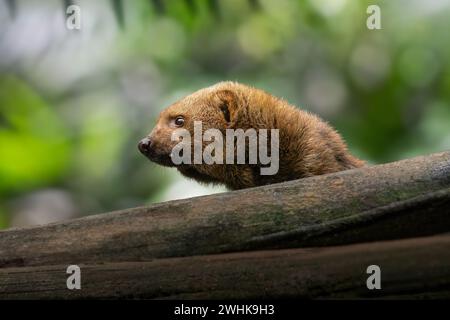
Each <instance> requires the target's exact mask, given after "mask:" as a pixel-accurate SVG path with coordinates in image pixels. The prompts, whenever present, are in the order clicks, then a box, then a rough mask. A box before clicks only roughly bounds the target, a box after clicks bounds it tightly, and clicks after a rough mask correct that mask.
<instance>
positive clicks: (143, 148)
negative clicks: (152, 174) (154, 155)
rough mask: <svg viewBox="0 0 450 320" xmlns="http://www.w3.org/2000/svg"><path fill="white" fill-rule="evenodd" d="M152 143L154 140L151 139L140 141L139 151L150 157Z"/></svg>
mask: <svg viewBox="0 0 450 320" xmlns="http://www.w3.org/2000/svg"><path fill="white" fill-rule="evenodd" d="M151 143H152V140H150V138H144V139H142V140H141V141H139V144H138V149H139V151H140V152H141V153H143V154H144V155H148V154H149V152H150V145H151Z"/></svg>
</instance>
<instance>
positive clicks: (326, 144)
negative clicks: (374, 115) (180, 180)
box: [148, 82, 364, 189]
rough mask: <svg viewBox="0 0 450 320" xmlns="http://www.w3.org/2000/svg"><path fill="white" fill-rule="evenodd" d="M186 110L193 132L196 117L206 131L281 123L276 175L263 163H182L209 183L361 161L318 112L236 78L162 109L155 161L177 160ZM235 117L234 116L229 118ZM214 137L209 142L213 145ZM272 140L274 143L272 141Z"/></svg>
mask: <svg viewBox="0 0 450 320" xmlns="http://www.w3.org/2000/svg"><path fill="white" fill-rule="evenodd" d="M180 115H181V116H184V117H185V123H184V126H183V127H184V128H187V129H188V130H190V132H191V134H192V132H193V123H194V121H202V123H203V131H205V130H207V129H210V128H216V129H219V130H221V131H222V132H223V133H224V134H225V129H227V128H230V129H239V128H240V129H244V130H246V129H249V128H254V129H279V130H280V131H279V142H280V144H279V159H280V160H279V171H278V173H277V174H276V175H273V176H264V175H260V174H259V165H248V164H213V165H207V164H192V165H185V164H183V165H180V166H177V169H178V170H179V171H180V172H181V173H182V174H183V175H185V176H187V177H190V178H193V179H195V180H197V181H200V182H205V183H223V184H225V185H226V186H227V187H228V188H231V189H242V188H248V187H254V186H259V185H265V184H270V183H275V182H281V181H287V180H293V179H299V178H305V177H310V176H315V175H321V174H326V173H331V172H337V171H342V170H346V169H352V168H357V167H361V166H363V165H364V162H363V161H361V160H359V159H357V158H355V157H354V156H352V155H351V154H350V153H349V152H348V150H347V147H346V145H345V143H344V141H343V140H342V138H341V137H340V136H339V134H338V133H337V132H336V131H335V130H334V129H333V128H331V127H330V126H329V125H328V124H327V123H325V122H324V121H322V120H321V119H320V118H318V117H317V116H315V115H313V114H311V113H308V112H305V111H302V110H299V109H297V108H295V107H293V106H292V105H290V104H288V103H287V102H286V101H284V100H282V99H279V98H276V97H274V96H272V95H270V94H268V93H266V92H264V91H262V90H258V89H255V88H252V87H249V86H246V85H242V84H239V83H236V82H220V83H218V84H216V85H214V86H211V87H208V88H205V89H201V90H199V91H197V92H195V93H193V94H191V95H189V96H187V97H185V98H183V99H181V100H180V101H178V102H176V103H174V104H173V105H171V106H170V107H168V108H167V109H165V110H164V111H163V112H161V114H160V117H159V120H158V123H157V125H156V127H155V128H154V130H153V131H152V133H151V134H150V135H149V137H150V139H151V141H152V150H153V152H152V154H151V155H148V156H149V158H150V159H151V160H152V161H155V162H157V163H159V164H162V165H167V166H173V163H172V162H171V160H170V152H171V150H172V148H173V147H174V145H175V144H177V142H173V141H171V134H172V132H173V130H174V129H175V128H176V127H175V126H174V124H173V119H174V118H176V117H177V116H180ZM227 120H229V121H227ZM207 144H208V143H206V144H204V145H207ZM269 146H270V144H269Z"/></svg>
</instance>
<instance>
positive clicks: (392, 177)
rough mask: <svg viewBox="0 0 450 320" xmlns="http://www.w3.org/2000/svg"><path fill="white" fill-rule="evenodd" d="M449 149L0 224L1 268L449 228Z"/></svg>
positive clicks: (334, 242)
mask: <svg viewBox="0 0 450 320" xmlns="http://www.w3.org/2000/svg"><path fill="white" fill-rule="evenodd" d="M449 212H450V152H443V153H438V154H433V155H430V156H424V157H418V158H414V159H408V160H403V161H398V162H394V163H389V164H385V165H377V166H372V167H365V168H361V169H355V170H349V171H344V172H339V173H335V174H329V175H323V176H317V177H312V178H307V179H301V180H295V181H290V182H285V183H281V184H274V185H268V186H264V187H258V188H251V189H245V190H240V191H233V192H227V193H223V194H215V195H210V196H204V197H198V198H191V199H184V200H177V201H170V202H165V203H160V204H155V205H151V206H148V207H141V208H134V209H128V210H124V211H119V212H113V213H107V214H101V215H97V216H91V217H86V218H81V219H77V220H72V221H67V222H62V223H55V224H50V225H46V226H40V227H32V228H23V229H11V230H6V231H1V232H0V268H11V267H19V266H22V267H23V266H43V265H47V266H49V265H61V264H64V265H66V264H95V263H107V262H114V263H116V262H121V261H149V260H152V259H155V258H168V257H179V256H191V255H202V254H213V253H223V252H232V251H242V250H257V249H258V250H260V249H269V248H289V247H307V246H326V245H338V244H349V243H355V242H361V241H376V240H383V239H395V238H404V237H413V236H424V235H432V234H436V233H440V232H445V231H449V230H450V227H449V226H450V214H449Z"/></svg>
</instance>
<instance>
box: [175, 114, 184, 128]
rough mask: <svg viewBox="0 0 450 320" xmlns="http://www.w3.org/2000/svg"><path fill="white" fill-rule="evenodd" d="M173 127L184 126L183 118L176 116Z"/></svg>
mask: <svg viewBox="0 0 450 320" xmlns="http://www.w3.org/2000/svg"><path fill="white" fill-rule="evenodd" d="M175 125H176V126H178V127H181V126H183V125H184V118H183V117H182V116H178V117H176V118H175Z"/></svg>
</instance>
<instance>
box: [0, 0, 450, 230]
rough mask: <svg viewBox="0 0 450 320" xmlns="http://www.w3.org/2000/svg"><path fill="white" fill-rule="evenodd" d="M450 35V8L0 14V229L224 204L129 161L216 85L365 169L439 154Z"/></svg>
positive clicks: (147, 5)
mask: <svg viewBox="0 0 450 320" xmlns="http://www.w3.org/2000/svg"><path fill="white" fill-rule="evenodd" d="M71 3H74V4H77V5H79V6H80V8H81V29H80V30H69V29H67V28H66V19H67V17H68V15H67V14H66V7H67V6H68V5H70V4H71ZM370 4H377V5H379V6H380V8H381V25H382V29H381V30H368V28H367V27H366V20H367V18H368V16H369V15H368V14H367V13H366V9H367V7H368V5H370ZM449 32H450V1H446V0H395V1H393V0H385V1H354V0H310V1H306V0H305V1H300V0H292V1H287V0H222V1H221V0H179V1H164V0H137V1H110V0H99V1H87V0H85V1H81V0H80V1H61V0H43V1H26V0H23V1H19V0H18V1H13V0H0V229H4V228H8V227H19V226H27V225H35V224H43V223H49V222H53V221H58V220H64V219H70V218H76V217H81V216H85V215H89V214H97V213H102V212H107V211H112V210H120V209H124V208H129V207H135V206H140V205H144V204H149V203H154V202H160V201H166V200H171V199H178V198H184V197H189V196H194V195H202V194H210V193H214V192H223V191H224V189H223V188H221V187H214V188H212V187H205V186H201V185H199V184H197V183H196V182H193V181H189V180H187V179H185V178H182V177H181V175H179V174H178V173H177V171H176V170H175V169H169V168H163V167H159V166H157V165H155V164H153V163H150V162H149V161H148V160H147V159H146V158H144V157H143V156H142V155H141V154H139V152H138V150H137V143H138V141H139V140H140V139H141V138H142V137H144V136H145V135H146V134H147V133H148V132H150V130H151V129H152V127H153V125H154V124H155V120H156V117H157V116H158V113H159V112H160V111H161V110H162V109H163V108H164V107H166V106H168V105H170V104H171V103H173V102H175V101H176V100H178V99H179V98H181V97H183V96H185V95H187V94H189V93H191V92H193V91H195V90H197V89H200V88H202V87H206V86H209V85H212V84H214V83H215V82H218V81H222V80H235V81H239V82H243V83H246V84H250V85H253V86H256V87H259V88H262V89H265V90H267V91H268V92H270V93H272V94H274V95H276V96H279V97H283V98H285V99H287V100H288V101H289V102H291V103H292V104H295V105H297V106H299V107H300V108H302V109H306V110H310V111H312V112H315V113H317V114H319V115H320V116H322V117H323V118H325V119H326V120H328V121H329V122H330V123H331V124H332V125H334V126H335V127H336V128H337V129H338V131H339V132H341V134H342V135H343V136H344V138H345V139H346V140H347V142H348V143H349V146H350V149H351V150H352V152H353V153H355V154H356V155H357V156H359V157H360V158H362V159H365V160H368V161H369V162H370V163H374V164H375V163H383V162H389V161H394V160H398V159H402V158H407V157H413V156H417V155H422V154H427V153H432V152H438V151H443V150H445V149H450V36H449Z"/></svg>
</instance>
